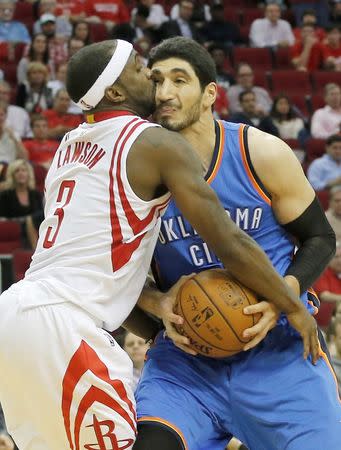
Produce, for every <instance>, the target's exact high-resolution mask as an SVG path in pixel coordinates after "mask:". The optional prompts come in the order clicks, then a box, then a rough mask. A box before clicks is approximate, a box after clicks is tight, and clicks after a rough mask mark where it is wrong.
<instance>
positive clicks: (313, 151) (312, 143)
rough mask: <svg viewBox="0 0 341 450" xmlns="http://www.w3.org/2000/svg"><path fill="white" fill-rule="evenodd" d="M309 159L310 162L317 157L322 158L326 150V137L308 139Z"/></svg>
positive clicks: (307, 150) (307, 151)
mask: <svg viewBox="0 0 341 450" xmlns="http://www.w3.org/2000/svg"><path fill="white" fill-rule="evenodd" d="M305 148H306V153H307V161H308V162H309V163H310V162H311V161H313V160H314V159H316V158H320V156H322V155H323V154H324V152H325V151H326V141H325V139H314V138H310V139H308V140H307V142H306V145H305Z"/></svg>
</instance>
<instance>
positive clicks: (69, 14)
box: [54, 0, 114, 23]
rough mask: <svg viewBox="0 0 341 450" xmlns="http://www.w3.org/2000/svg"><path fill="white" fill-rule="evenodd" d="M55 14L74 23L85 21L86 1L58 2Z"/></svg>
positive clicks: (68, 0)
mask: <svg viewBox="0 0 341 450" xmlns="http://www.w3.org/2000/svg"><path fill="white" fill-rule="evenodd" d="M113 3H114V2H113ZM54 14H55V15H56V16H62V17H65V18H67V19H68V20H70V21H71V22H72V23H74V22H77V21H78V20H81V19H84V18H85V17H86V13H85V11H84V0H58V1H57V6H56V10H55V12H54Z"/></svg>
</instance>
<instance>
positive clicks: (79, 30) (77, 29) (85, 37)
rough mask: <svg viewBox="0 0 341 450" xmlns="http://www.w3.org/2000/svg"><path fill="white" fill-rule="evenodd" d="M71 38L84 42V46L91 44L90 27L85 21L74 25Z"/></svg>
mask: <svg viewBox="0 0 341 450" xmlns="http://www.w3.org/2000/svg"><path fill="white" fill-rule="evenodd" d="M72 37H73V38H75V39H77V40H80V41H82V42H84V45H89V44H91V34H90V25H89V24H88V22H87V21H86V20H79V21H78V22H76V23H74V25H73V30H72Z"/></svg>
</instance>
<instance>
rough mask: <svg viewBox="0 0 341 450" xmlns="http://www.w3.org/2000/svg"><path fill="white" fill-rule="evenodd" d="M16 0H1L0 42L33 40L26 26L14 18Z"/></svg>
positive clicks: (27, 41) (28, 41)
mask: <svg viewBox="0 0 341 450" xmlns="http://www.w3.org/2000/svg"><path fill="white" fill-rule="evenodd" d="M14 10H15V1H14V0H0V42H1V41H5V42H26V43H27V44H29V43H30V42H31V37H30V33H29V32H28V29H27V28H26V26H25V25H24V24H23V23H21V22H17V21H16V20H13V14H14Z"/></svg>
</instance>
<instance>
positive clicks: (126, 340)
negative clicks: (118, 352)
mask: <svg viewBox="0 0 341 450" xmlns="http://www.w3.org/2000/svg"><path fill="white" fill-rule="evenodd" d="M122 341H123V342H122V344H123V345H122V347H123V350H125V351H126V352H127V353H128V355H129V357H130V359H131V360H132V361H133V382H134V386H133V387H132V388H133V390H135V388H136V386H137V383H138V381H139V379H140V376H141V372H142V368H143V364H144V360H145V356H146V352H147V350H148V348H149V344H146V341H145V339H142V338H140V337H139V336H136V335H135V334H133V333H128V332H126V333H124V335H123V337H122Z"/></svg>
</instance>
